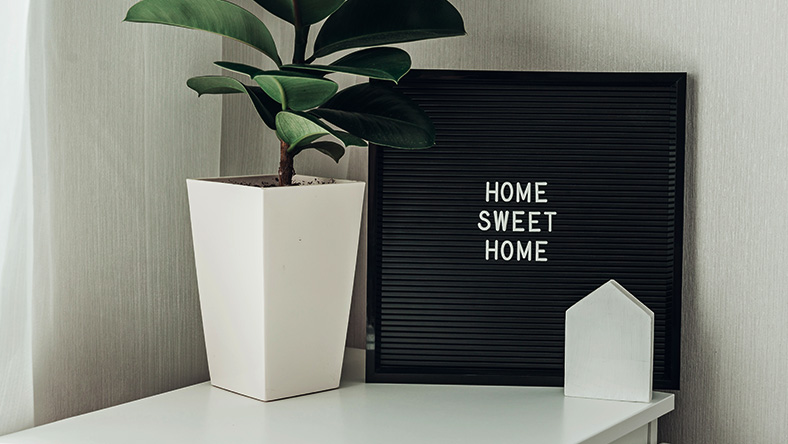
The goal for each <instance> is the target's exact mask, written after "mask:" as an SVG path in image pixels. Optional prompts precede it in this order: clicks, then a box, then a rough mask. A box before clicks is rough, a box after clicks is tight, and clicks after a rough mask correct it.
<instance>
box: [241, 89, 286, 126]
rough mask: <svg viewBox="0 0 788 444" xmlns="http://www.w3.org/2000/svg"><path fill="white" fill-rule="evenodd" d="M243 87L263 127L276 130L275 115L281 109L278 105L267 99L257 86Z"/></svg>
mask: <svg viewBox="0 0 788 444" xmlns="http://www.w3.org/2000/svg"><path fill="white" fill-rule="evenodd" d="M244 87H245V88H246V92H247V93H248V94H249V98H250V99H252V104H253V105H254V109H255V110H256V111H257V114H258V115H259V116H260V118H261V119H263V122H264V123H265V126H267V127H268V128H271V129H272V130H276V120H275V119H276V113H278V112H279V109H280V108H281V107H280V106H279V104H278V103H276V102H274V99H272V98H270V97H268V94H266V93H265V92H263V90H262V88H260V87H259V86H246V85H244Z"/></svg>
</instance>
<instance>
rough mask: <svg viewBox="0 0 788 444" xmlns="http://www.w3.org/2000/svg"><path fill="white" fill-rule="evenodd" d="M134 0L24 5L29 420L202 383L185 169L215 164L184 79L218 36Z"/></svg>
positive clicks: (210, 108)
mask: <svg viewBox="0 0 788 444" xmlns="http://www.w3.org/2000/svg"><path fill="white" fill-rule="evenodd" d="M133 3H134V1H133V0H113V1H107V0H78V1H77V0H69V1H63V0H43V1H41V2H36V3H35V5H36V6H35V8H34V18H33V20H34V21H35V24H34V28H35V29H36V32H38V33H39V34H38V36H37V37H34V40H35V39H39V42H40V43H41V45H42V46H41V48H38V49H40V50H41V51H42V52H43V53H34V55H33V60H32V63H33V64H34V66H33V69H32V75H33V79H32V83H33V84H34V85H38V87H37V88H34V91H33V96H34V97H33V110H32V111H33V129H34V134H33V163H34V165H33V184H34V194H35V197H34V201H35V264H34V266H35V269H34V287H35V288H34V298H33V304H32V306H33V361H34V362H33V369H34V384H33V385H34V404H35V416H36V418H35V420H36V421H35V422H36V424H42V423H45V422H49V421H53V420H56V419H60V418H63V417H67V416H72V415H76V414H79V413H84V412H87V411H91V410H95V409H98V408H102V407H107V406H110V405H115V404H119V403H122V402H126V401H129V400H133V399H136V398H140V397H143V396H148V395H151V394H155V393H160V392H163V391H167V390H171V389H174V388H177V387H182V386H185V385H189V384H192V383H196V382H200V381H205V380H207V379H208V369H207V365H206V360H205V347H204V345H203V335H202V324H201V321H200V311H199V304H198V299H197V289H196V279H195V276H194V263H193V256H192V250H191V233H190V230H189V223H188V208H187V204H186V186H185V178H186V177H194V176H205V175H216V174H217V173H218V170H219V143H220V137H219V134H220V128H221V121H220V117H219V116H220V113H221V99H219V98H215V97H209V98H203V99H200V100H198V99H197V95H196V94H194V93H193V92H192V91H190V90H189V89H188V88H187V87H186V85H185V81H186V79H187V78H188V77H189V76H192V75H198V74H204V73H211V72H216V73H218V69H214V68H212V67H211V63H212V62H213V61H214V60H215V59H218V58H219V56H220V54H221V41H220V39H219V38H218V37H214V36H210V35H202V34H199V33H194V32H188V31H185V30H180V29H169V28H164V27H161V26H153V25H140V24H130V23H122V20H123V17H125V12H126V10H127V9H128V8H129V6H131V5H132V4H133ZM38 49H36V50H38Z"/></svg>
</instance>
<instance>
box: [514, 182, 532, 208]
mask: <svg viewBox="0 0 788 444" xmlns="http://www.w3.org/2000/svg"><path fill="white" fill-rule="evenodd" d="M521 200H524V201H526V202H528V203H531V182H528V184H527V185H526V186H525V189H522V188H521V187H520V182H517V203H520V201H521Z"/></svg>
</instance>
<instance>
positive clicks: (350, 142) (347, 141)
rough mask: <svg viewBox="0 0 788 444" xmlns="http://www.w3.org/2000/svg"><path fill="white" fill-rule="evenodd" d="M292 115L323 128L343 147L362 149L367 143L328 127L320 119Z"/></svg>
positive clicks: (304, 114) (301, 113)
mask: <svg viewBox="0 0 788 444" xmlns="http://www.w3.org/2000/svg"><path fill="white" fill-rule="evenodd" d="M294 114H297V115H299V116H301V117H303V118H305V119H309V120H311V121H312V123H315V124H317V125H319V126H321V127H323V129H324V130H326V131H328V132H329V133H330V134H331V135H332V136H334V137H336V138H337V139H339V141H340V142H342V144H344V145H345V146H359V147H362V148H363V147H366V146H367V142H366V141H365V140H364V139H362V138H360V137H356V136H354V135H352V134H350V133H346V132H344V131H340V130H338V129H334V128H332V127H330V126H329V125H328V124H327V123H325V122H323V121H322V120H320V117H318V116H315V115H312V114H309V113H305V112H295V113H294Z"/></svg>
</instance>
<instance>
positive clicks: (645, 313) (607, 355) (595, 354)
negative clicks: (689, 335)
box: [564, 280, 654, 402]
mask: <svg viewBox="0 0 788 444" xmlns="http://www.w3.org/2000/svg"><path fill="white" fill-rule="evenodd" d="M653 367H654V312H652V311H651V310H649V309H648V307H646V306H645V305H643V303H642V302H640V301H639V300H637V299H636V298H635V297H634V296H632V294H630V293H629V292H628V291H627V290H626V289H625V288H624V287H622V286H621V285H620V284H619V283H618V282H616V281H613V280H611V281H608V282H607V283H606V284H604V285H602V286H601V287H599V288H597V289H596V290H594V291H593V292H592V293H591V294H589V295H588V296H586V297H585V298H583V299H581V300H580V301H578V302H577V303H576V304H575V305H573V306H572V307H570V308H569V309H568V310H567V311H566V342H565V363H564V395H565V396H573V397H579V398H596V399H611V400H617V401H636V402H650V401H651V387H652V375H653Z"/></svg>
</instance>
